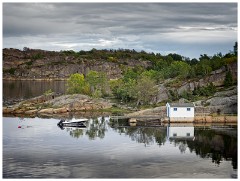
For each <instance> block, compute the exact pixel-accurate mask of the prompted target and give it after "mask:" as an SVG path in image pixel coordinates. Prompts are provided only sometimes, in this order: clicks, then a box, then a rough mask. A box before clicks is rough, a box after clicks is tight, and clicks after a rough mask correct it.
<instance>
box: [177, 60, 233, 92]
mask: <svg viewBox="0 0 240 181" xmlns="http://www.w3.org/2000/svg"><path fill="white" fill-rule="evenodd" d="M227 70H230V71H231V73H232V76H233V78H234V79H237V63H236V62H234V63H232V64H228V65H227V68H226V67H225V66H223V67H222V68H220V69H218V70H215V71H212V72H211V73H210V75H209V76H206V77H205V78H203V79H200V80H198V81H193V82H183V83H182V85H181V86H180V87H179V88H178V90H177V92H178V95H181V94H182V93H183V92H184V91H186V92H188V91H193V90H194V89H195V88H197V87H204V86H207V85H208V84H209V83H211V82H212V83H213V85H215V86H217V87H218V86H223V85H224V80H225V76H226V71H227Z"/></svg>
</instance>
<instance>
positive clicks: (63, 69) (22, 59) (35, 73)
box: [3, 48, 151, 80]
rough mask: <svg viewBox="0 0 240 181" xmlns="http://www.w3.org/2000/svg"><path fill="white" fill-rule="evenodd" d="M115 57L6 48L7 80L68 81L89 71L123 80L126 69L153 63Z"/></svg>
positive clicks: (5, 77) (4, 73)
mask: <svg viewBox="0 0 240 181" xmlns="http://www.w3.org/2000/svg"><path fill="white" fill-rule="evenodd" d="M111 58H112V57H108V58H107V57H103V58H96V59H95V58H91V59H89V58H84V55H83V56H74V54H73V55H66V54H65V53H63V52H55V51H44V50H35V49H27V50H25V51H21V50H18V49H12V48H10V49H3V78H4V79H56V80H57V79H67V78H68V77H69V76H70V75H71V74H73V73H81V74H84V75H85V74H87V73H88V72H89V71H90V70H94V71H98V72H106V73H107V75H108V77H109V78H110V79H115V78H120V77H121V76H122V71H123V69H124V68H126V67H143V68H147V67H149V66H151V62H150V61H142V60H139V59H138V60H135V59H130V58H127V59H126V58H124V59H123V58H122V59H121V58H120V59H118V60H117V61H116V60H113V59H111Z"/></svg>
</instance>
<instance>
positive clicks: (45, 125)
mask: <svg viewBox="0 0 240 181" xmlns="http://www.w3.org/2000/svg"><path fill="white" fill-rule="evenodd" d="M58 122H59V120H56V119H43V118H24V119H20V118H10V117H4V118H3V177H4V178H172V177H174V178H231V177H236V176H237V130H236V128H226V129H216V128H215V129H210V128H209V127H193V126H191V125H190V126H189V125H185V127H183V125H180V126H179V125H170V126H166V127H153V128H149V127H130V126H117V125H116V124H113V123H112V122H111V121H110V120H109V118H108V117H104V118H102V117H99V118H94V119H90V121H89V122H88V123H87V127H86V128H81V129H70V128H65V129H60V128H59V127H58V126H57V123H58ZM18 126H21V128H18Z"/></svg>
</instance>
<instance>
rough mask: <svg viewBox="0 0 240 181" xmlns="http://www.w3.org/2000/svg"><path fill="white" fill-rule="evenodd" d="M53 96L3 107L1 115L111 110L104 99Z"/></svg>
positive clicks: (109, 103)
mask: <svg viewBox="0 0 240 181" xmlns="http://www.w3.org/2000/svg"><path fill="white" fill-rule="evenodd" d="M53 95H54V94H51V95H48V96H39V97H37V98H33V99H29V100H26V101H23V102H20V103H18V104H16V105H13V106H11V107H4V108H3V114H28V115H31V114H38V115H49V114H63V113H66V112H77V111H94V110H103V109H108V108H111V107H112V105H113V104H112V103H111V102H110V101H107V100H105V99H94V98H90V97H89V96H86V95H81V94H73V95H62V96H57V97H53Z"/></svg>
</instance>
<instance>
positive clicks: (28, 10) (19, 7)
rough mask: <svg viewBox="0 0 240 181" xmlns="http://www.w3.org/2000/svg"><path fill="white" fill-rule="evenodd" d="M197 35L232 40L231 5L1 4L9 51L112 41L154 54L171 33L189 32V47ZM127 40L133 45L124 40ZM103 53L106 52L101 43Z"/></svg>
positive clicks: (233, 14)
mask: <svg viewBox="0 0 240 181" xmlns="http://www.w3.org/2000/svg"><path fill="white" fill-rule="evenodd" d="M202 31H204V32H205V33H206V34H208V33H209V36H211V35H212V34H211V32H216V35H218V36H222V34H223V33H226V34H229V35H231V36H232V35H233V36H234V38H235V39H237V36H236V34H237V3H3V42H4V44H3V45H4V46H5V45H6V44H8V45H9V46H10V42H7V41H8V40H10V39H11V38H12V37H15V38H18V37H19V38H22V39H23V37H26V36H27V37H28V38H31V36H34V37H36V38H37V39H38V38H39V40H41V38H43V37H46V39H44V40H43V42H44V41H46V40H47V41H50V40H52V42H50V44H51V43H53V44H54V43H56V42H59V44H61V42H63V40H67V42H71V43H75V44H76V47H75V48H78V49H81V48H85V47H89V48H90V47H91V46H93V45H95V46H97V43H96V42H99V40H100V39H104V40H106V41H107V40H109V41H112V42H115V44H114V46H117V45H116V43H119V46H125V47H133V48H134V47H139V48H143V49H144V48H149V47H150V48H149V49H150V50H155V49H157V47H154V48H153V46H151V43H152V44H154V43H153V42H154V40H155V41H159V42H161V43H166V41H171V42H172V41H173V40H174V38H176V33H178V34H179V35H177V37H181V36H185V34H186V33H189V35H190V37H191V38H192V41H193V42H194V41H197V40H198V37H197V34H196V32H199V33H201V32H202ZM221 32H222V33H221ZM182 33H183V35H181V34H182ZM171 34H173V35H174V36H172V37H171ZM150 35H151V36H152V37H155V38H152V39H153V41H152V42H150V41H147V40H148V36H150ZM133 36H135V39H134V40H135V42H137V43H134V41H130V40H128V38H127V37H133ZM121 37H126V38H125V39H124V40H121ZM167 38H168V39H167ZM214 38H216V36H214V37H213V39H212V41H213V40H214ZM234 38H233V39H234ZM25 39H27V38H25ZM150 39H151V38H150ZM11 40H12V39H11ZM136 40H138V41H136ZM179 40H182V39H179ZM83 41H85V44H84V47H82V44H81V43H82V42H83ZM124 41H125V42H124ZM164 41H165V42H164ZM88 42H89V46H87V43H88ZM91 42H95V43H91ZM183 42H184V41H183ZM23 43H24V42H23ZM100 43H102V42H100ZM176 43H179V42H176ZM59 44H58V45H59ZM13 45H14V44H13ZM111 45H113V44H111ZM19 46H20V45H19ZM39 46H40V44H39ZM77 46H78V47H77ZM102 46H103V43H102V44H99V47H102ZM97 47H98V46H97ZM125 47H120V48H125ZM39 48H42V47H39ZM53 48H55V47H53ZM92 48H96V47H92ZM104 48H112V47H111V46H110V45H109V44H105V47H104Z"/></svg>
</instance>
